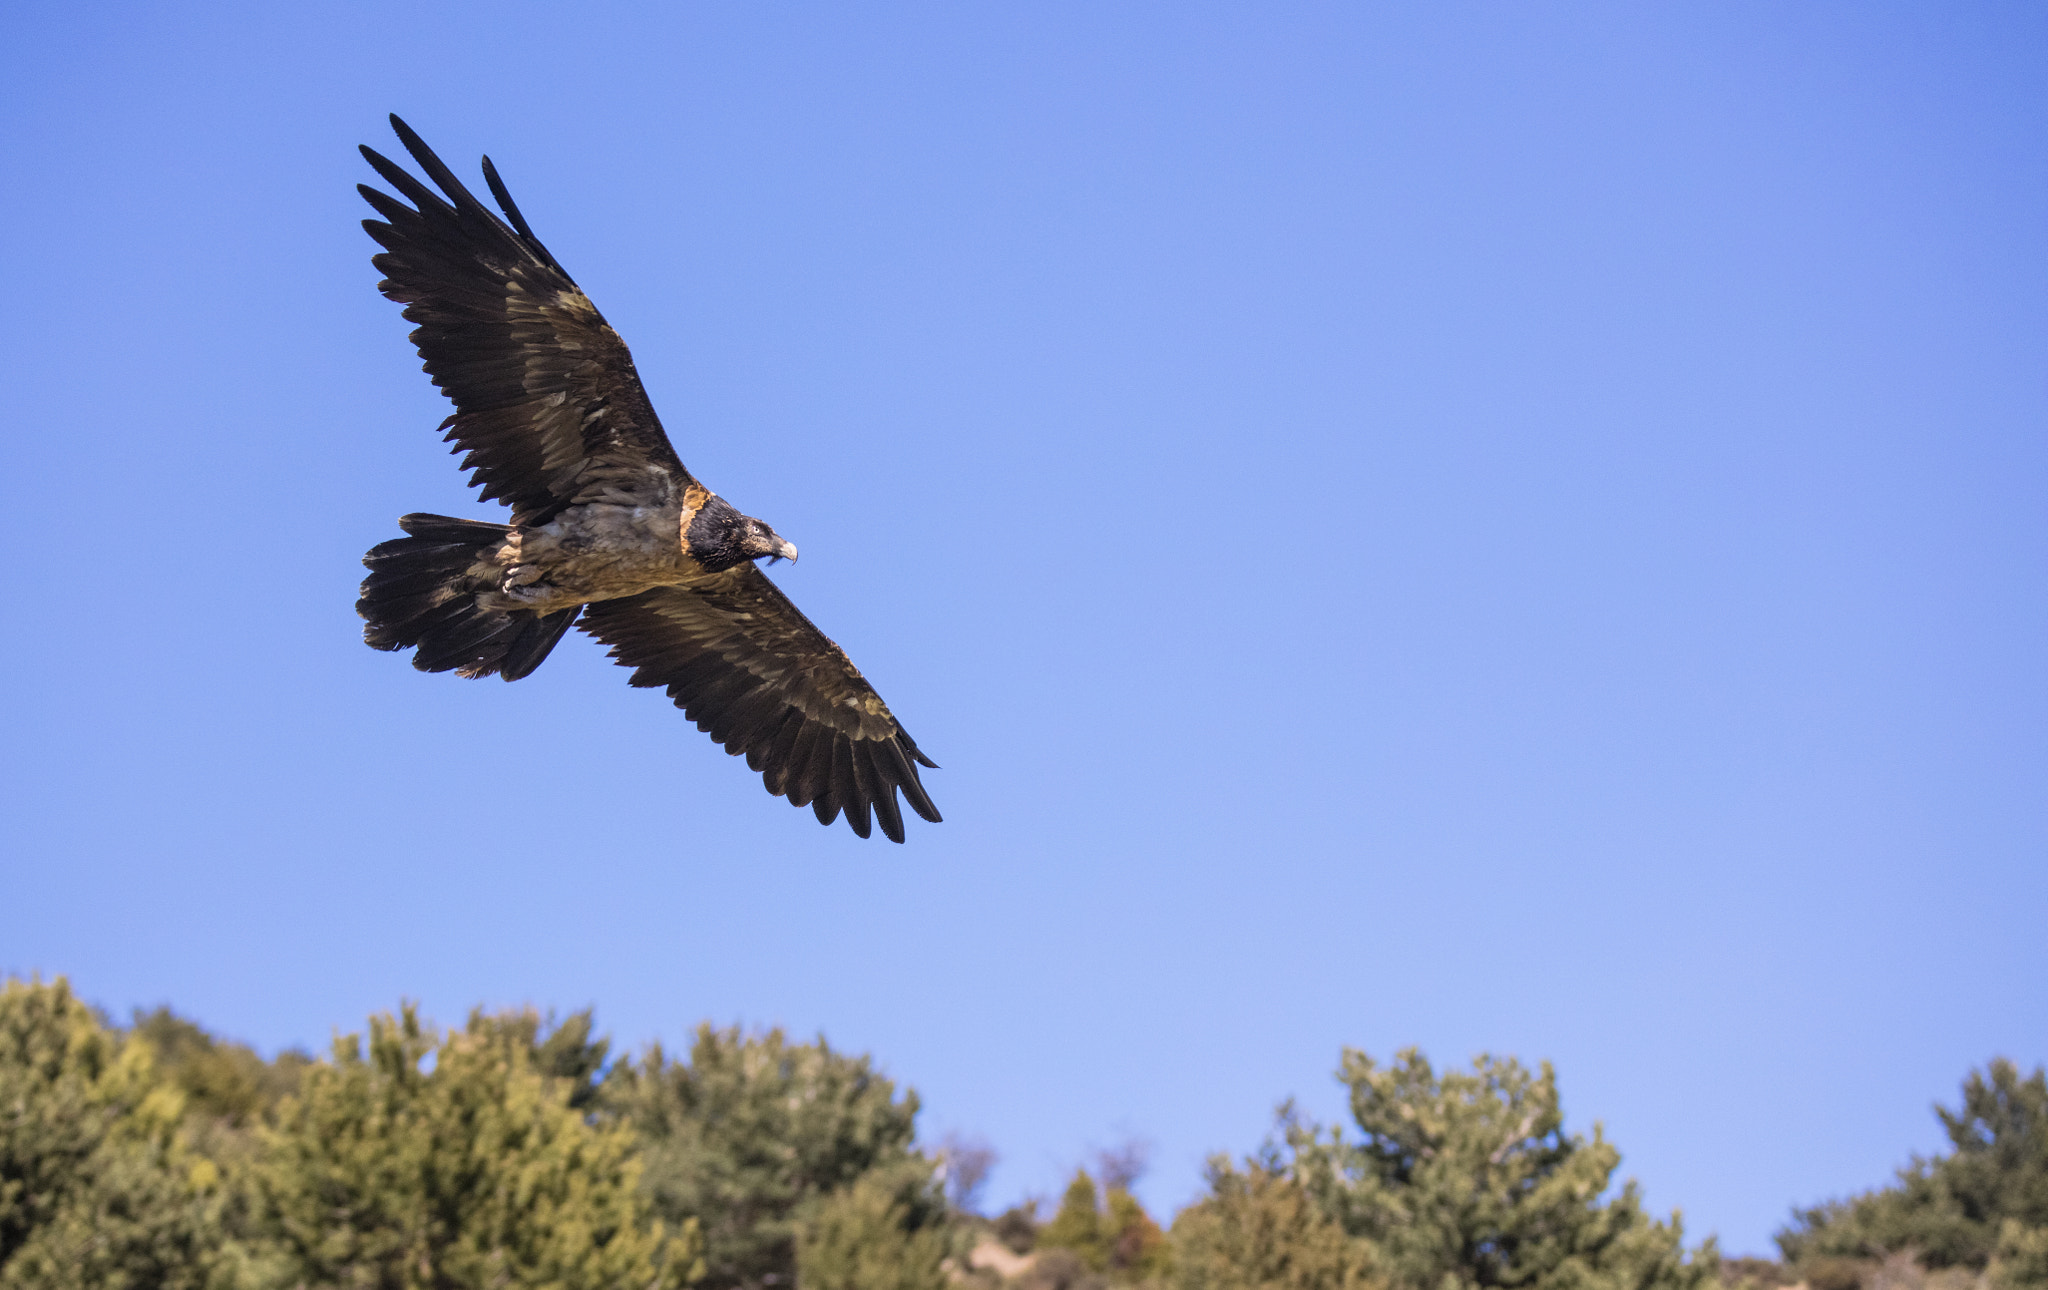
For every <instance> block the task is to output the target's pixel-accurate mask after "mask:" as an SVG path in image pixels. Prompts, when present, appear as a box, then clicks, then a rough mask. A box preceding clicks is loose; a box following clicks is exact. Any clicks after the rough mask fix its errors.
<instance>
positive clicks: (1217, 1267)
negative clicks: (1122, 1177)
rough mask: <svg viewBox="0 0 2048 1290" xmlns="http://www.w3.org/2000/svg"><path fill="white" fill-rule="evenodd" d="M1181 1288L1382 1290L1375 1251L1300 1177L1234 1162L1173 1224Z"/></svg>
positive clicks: (1212, 1170) (1223, 1163)
mask: <svg viewBox="0 0 2048 1290" xmlns="http://www.w3.org/2000/svg"><path fill="white" fill-rule="evenodd" d="M1173 1266H1174V1273H1175V1276H1174V1284H1175V1285H1176V1286H1177V1287H1179V1290H1378V1287H1377V1283H1376V1282H1375V1281H1374V1280H1373V1279H1372V1277H1371V1267H1372V1247H1371V1246H1369V1245H1367V1244H1366V1243H1365V1242H1364V1241H1361V1240H1358V1239H1356V1238H1354V1237H1351V1236H1347V1235H1345V1232H1344V1229H1343V1228H1341V1227H1339V1226H1338V1225H1337V1223H1336V1221H1335V1220H1334V1219H1332V1218H1331V1217H1330V1216H1329V1215H1327V1214H1325V1213H1324V1212H1323V1211H1322V1209H1321V1208H1320V1207H1319V1206H1318V1205H1317V1204H1316V1203H1315V1201H1314V1199H1313V1198H1311V1197H1310V1196H1309V1194H1308V1192H1307V1191H1306V1190H1305V1189H1304V1188H1303V1187H1302V1186H1301V1185H1300V1184H1299V1183H1297V1182H1295V1181H1294V1179H1292V1178H1290V1177H1288V1176H1287V1175H1286V1174H1284V1173H1280V1172H1275V1171H1274V1170H1272V1169H1269V1168H1265V1167H1261V1166H1259V1165H1252V1166H1250V1167H1249V1168H1247V1169H1245V1170H1243V1171H1242V1172H1240V1171H1238V1170H1236V1169H1234V1168H1232V1166H1231V1164H1230V1162H1229V1161H1228V1160H1227V1159H1220V1158H1219V1159H1217V1160H1214V1161H1211V1162H1210V1165H1209V1194H1208V1195H1207V1196H1206V1197H1204V1198H1203V1199H1202V1200H1201V1201H1200V1202H1199V1203H1197V1204H1194V1205H1190V1206H1189V1207H1188V1208H1187V1209H1184V1210H1182V1211H1181V1213H1180V1216H1179V1217H1177V1218H1176V1219H1174V1221H1173Z"/></svg>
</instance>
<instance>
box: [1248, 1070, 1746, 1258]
mask: <svg viewBox="0 0 2048 1290" xmlns="http://www.w3.org/2000/svg"><path fill="white" fill-rule="evenodd" d="M1338 1078H1339V1079H1341V1080H1342V1081H1343V1082H1344V1083H1345V1084H1347V1085H1349V1087H1350V1093H1351V1114H1352V1118H1353V1120H1354V1121H1355V1122H1356V1124H1357V1126H1358V1129H1359V1134H1360V1136H1359V1137H1358V1138H1357V1139H1355V1140H1354V1139H1349V1138H1347V1137H1345V1136H1344V1134H1343V1133H1342V1132H1341V1131H1332V1132H1330V1133H1329V1134H1328V1135H1327V1136H1325V1135H1324V1134H1322V1133H1320V1132H1318V1131H1317V1130H1316V1129H1314V1128H1313V1127H1311V1126H1307V1125H1304V1124H1301V1123H1299V1122H1296V1121H1294V1120H1293V1118H1292V1116H1291V1113H1283V1114H1284V1115H1285V1116H1286V1118H1285V1120H1284V1123H1285V1125H1286V1129H1287V1135H1286V1136H1287V1141H1288V1145H1289V1146H1290V1147H1291V1148H1292V1151H1293V1161H1292V1172H1293V1174H1294V1176H1295V1177H1296V1178H1297V1179H1298V1180H1299V1181H1300V1182H1301V1183H1302V1185H1303V1186H1304V1187H1306V1188H1307V1190H1308V1192H1309V1194H1310V1195H1311V1196H1313V1197H1314V1198H1315V1200H1316V1201H1317V1203H1318V1204H1319V1205H1320V1206H1321V1207H1322V1208H1323V1209H1324V1211H1325V1212H1327V1213H1328V1214H1330V1215H1331V1216H1332V1217H1333V1218H1335V1219H1336V1220H1337V1222H1338V1223H1339V1224H1340V1225H1341V1226H1342V1227H1343V1228H1344V1229H1345V1231H1347V1232H1348V1233H1350V1234H1351V1235H1352V1236H1354V1237H1359V1238H1362V1239H1364V1240H1366V1241H1368V1242H1370V1243H1371V1245H1372V1247H1373V1249H1374V1260H1375V1267H1376V1269H1377V1271H1378V1273H1379V1275H1380V1276H1381V1277H1383V1278H1384V1279H1385V1280H1386V1281H1387V1282H1388V1283H1389V1284H1390V1285H1391V1286H1393V1287H1395V1290H1477V1288H1480V1287H1510V1286H1512V1287H1517V1290H1698V1288H1699V1287H1702V1286H1704V1285H1705V1284H1706V1282H1707V1280H1708V1279H1709V1278H1711V1277H1712V1276H1713V1273H1714V1268H1715V1266H1716V1265H1717V1263H1718V1261H1719V1260H1718V1255H1717V1254H1716V1252H1715V1250H1714V1243H1713V1242H1712V1241H1711V1240H1709V1241H1708V1242H1707V1243H1706V1244H1705V1245H1704V1246H1703V1247H1702V1248H1701V1250H1700V1251H1699V1253H1698V1254H1697V1256H1696V1257H1694V1258H1692V1259H1690V1260H1688V1259H1687V1258H1686V1256H1685V1252H1684V1249H1683V1245H1682V1233H1681V1229H1680V1227H1679V1223H1678V1218H1677V1216H1676V1215H1673V1217H1672V1219H1671V1221H1670V1222H1669V1223H1663V1222H1658V1221H1656V1220H1655V1219H1652V1218H1651V1217H1650V1216H1649V1215H1647V1214H1646V1213H1644V1211H1643V1207H1642V1200H1641V1197H1640V1194H1639V1192H1638V1190H1637V1188H1636V1185H1635V1183H1634V1182H1632V1181H1631V1182H1629V1183H1626V1184H1624V1186H1623V1187H1622V1189H1621V1193H1620V1194H1619V1195H1618V1196H1616V1197H1615V1198H1614V1199H1613V1200H1611V1201H1607V1202H1604V1203H1603V1202H1602V1201H1601V1200H1600V1197H1601V1195H1602V1194H1603V1193H1604V1192H1605V1191H1606V1190H1607V1185H1608V1182H1609V1180H1610V1179H1611V1178H1612V1177H1613V1174H1614V1170H1615V1167H1616V1166H1617V1165H1618V1164H1619V1163H1620V1160H1621V1156H1620V1153H1619V1152H1618V1151H1616V1150H1615V1149H1614V1147H1613V1146H1611V1145H1610V1144H1609V1143H1608V1142H1607V1141H1606V1140H1605V1139H1604V1137H1603V1136H1602V1135H1601V1132H1600V1127H1599V1125H1597V1124H1595V1125H1594V1127H1593V1138H1592V1140H1591V1141H1590V1142H1589V1141H1587V1140H1586V1139H1585V1138H1583V1137H1579V1136H1577V1135H1568V1134H1566V1133H1565V1131H1564V1114H1563V1111H1562V1110H1561V1109H1560V1107H1559V1104H1558V1097H1557V1081H1556V1077H1555V1075H1554V1073H1553V1072H1552V1071H1551V1069H1550V1066H1549V1064H1548V1063H1545V1064H1544V1066H1543V1068H1542V1071H1541V1073H1540V1074H1533V1075H1532V1074H1531V1073H1530V1072H1529V1071H1528V1069H1527V1068H1525V1067H1523V1066H1522V1065H1521V1064H1520V1063H1519V1062H1516V1061H1514V1060H1513V1059H1500V1058H1493V1057H1486V1056H1482V1057H1480V1058H1479V1059H1477V1061H1475V1062H1474V1064H1473V1068H1472V1070H1471V1071H1470V1072H1469V1073H1467V1072H1463V1071H1446V1072H1445V1073H1444V1074H1443V1075H1442V1076H1441V1077H1439V1076H1438V1075H1437V1073H1436V1072H1435V1071H1434V1070H1432V1069H1431V1067H1430V1064H1429V1061H1428V1059H1427V1058H1425V1057H1423V1055H1422V1054H1421V1053H1420V1052H1418V1051H1417V1050H1415V1049H1412V1048H1411V1049H1408V1050H1406V1051H1404V1052H1402V1053H1400V1054H1399V1055H1398V1056H1397V1057H1396V1059H1395V1061H1394V1063H1393V1064H1392V1065H1391V1066H1386V1067H1382V1066H1380V1065H1378V1064H1376V1063H1375V1062H1374V1061H1373V1060H1372V1059H1371V1058H1370V1057H1367V1056H1366V1055H1365V1054H1363V1053H1360V1052H1357V1051H1355V1050H1346V1051H1345V1054H1344V1059H1343V1065H1342V1067H1341V1069H1340V1070H1339V1072H1338Z"/></svg>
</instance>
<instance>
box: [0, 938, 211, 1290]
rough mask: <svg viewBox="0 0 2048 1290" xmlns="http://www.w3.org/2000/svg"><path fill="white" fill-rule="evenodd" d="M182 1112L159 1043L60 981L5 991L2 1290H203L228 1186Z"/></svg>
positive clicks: (1, 1001)
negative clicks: (135, 1035)
mask: <svg viewBox="0 0 2048 1290" xmlns="http://www.w3.org/2000/svg"><path fill="white" fill-rule="evenodd" d="M182 1114H183V1099H182V1097H181V1096H180V1094H179V1093H178V1091H177V1090H176V1089H174V1088H171V1087H169V1086H167V1085H165V1084H164V1083H163V1082H162V1081H161V1080H160V1079H159V1077H158V1075H157V1072H156V1069H155V1065H154V1062H153V1055H152V1053H151V1050H150V1048H149V1046H148V1045H147V1044H146V1043H141V1042H131V1041H128V1040H126V1039H125V1038H124V1037H123V1036H122V1035H121V1034H120V1033H119V1032H117V1031H115V1030H113V1029H112V1028H111V1027H109V1026H107V1025H105V1024H104V1023H103V1022H102V1021H101V1020H100V1019H99V1018H98V1017H97V1016H96V1015H94V1013H93V1011H92V1010H91V1009H90V1008H88V1007H86V1006H85V1005H84V1004H83V1003H81V1002H80V1001H79V1000H78V999H76V998H75V997H73V995H72V994H71V990H70V987H69V985H68V984H67V983H66V982H65V981H64V980H63V979H62V978H59V979H57V980H56V981H54V982H50V983H48V984H44V983H41V982H33V981H30V982H24V981H18V980H12V979H10V980H8V981H7V982H6V984H5V985H4V986H0V1287H5V1288H6V1290H15V1288H16V1287H23V1288H25V1287H30V1286H35V1287H48V1288H49V1290H67V1288H69V1287H79V1288H80V1290H83V1288H84V1287H129V1286H133V1287H138V1288H139V1287H164V1288H166V1290H181V1288H183V1287H195V1288H196V1287H198V1286H200V1285H202V1284H203V1283H204V1282H205V1280H206V1278H207V1276H208V1275H209V1273H210V1271H211V1269H212V1268H213V1267H214V1265H215V1263H216V1260H217V1258H218V1255H219V1246H220V1236H219V1231H218V1227H217V1225H216V1223H215V1220H214V1205H213V1197H212V1195H211V1193H212V1184H213V1183H214V1182H215V1181H216V1179H217V1175H216V1174H215V1173H214V1171H213V1170H212V1169H211V1167H210V1166H209V1165H208V1164H207V1163H206V1162H205V1161H204V1160H202V1159H200V1158H199V1157H197V1156H196V1155H194V1154H193V1153H192V1152H190V1151H189V1150H188V1149H187V1148H186V1145H185V1144H184V1142H183V1141H182V1139H181V1137H180V1135H179V1133H178V1124H179V1120H180V1118H181V1116H182Z"/></svg>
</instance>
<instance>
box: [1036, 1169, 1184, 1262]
mask: <svg viewBox="0 0 2048 1290" xmlns="http://www.w3.org/2000/svg"><path fill="white" fill-rule="evenodd" d="M1038 1246H1039V1248H1041V1249H1047V1250H1070V1251H1072V1252H1073V1253H1074V1254H1075V1255H1076V1256H1077V1257H1078V1258H1079V1259H1080V1260H1081V1262H1082V1263H1083V1264H1085V1265H1086V1266H1087V1267H1088V1268H1090V1269H1091V1270H1093V1271H1096V1272H1101V1273H1104V1274H1106V1276H1107V1277H1108V1280H1109V1282H1110V1283H1111V1284H1113V1285H1135V1284H1139V1283H1142V1282H1145V1281H1149V1280H1151V1279H1153V1278H1155V1277H1157V1276H1159V1275H1161V1274H1163V1273H1164V1272H1165V1271H1166V1267H1167V1264H1168V1262H1169V1253H1168V1246H1167V1240H1166V1233H1164V1232H1162V1231H1160V1230H1159V1224H1157V1223H1155V1222H1153V1221H1152V1216H1151V1215H1150V1214H1147V1213H1146V1212H1145V1207H1144V1206H1143V1205H1141V1204H1139V1203H1138V1198H1137V1197H1136V1196H1133V1195H1132V1194H1131V1192H1130V1190H1129V1188H1126V1187H1112V1188H1110V1189H1109V1192H1108V1195H1107V1196H1106V1197H1104V1196H1101V1195H1100V1194H1099V1193H1098V1192H1097V1190H1096V1186H1095V1180H1094V1179H1093V1178H1091V1177H1089V1175H1088V1171H1087V1170H1086V1169H1077V1170H1075V1171H1074V1178H1073V1181H1072V1182H1070V1183H1068V1184H1067V1191H1066V1195H1065V1196H1064V1197H1062V1198H1061V1200H1060V1207H1059V1212H1057V1213H1055V1214H1054V1215H1053V1217H1052V1221H1051V1222H1050V1223H1047V1224H1046V1225H1045V1227H1044V1228H1043V1229H1042V1230H1041V1231H1040V1232H1039V1233H1038Z"/></svg>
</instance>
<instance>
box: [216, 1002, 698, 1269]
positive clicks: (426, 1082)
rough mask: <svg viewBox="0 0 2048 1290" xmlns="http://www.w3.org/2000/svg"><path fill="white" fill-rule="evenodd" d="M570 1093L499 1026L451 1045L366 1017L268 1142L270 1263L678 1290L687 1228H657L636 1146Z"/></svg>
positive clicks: (691, 1234)
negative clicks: (363, 1032) (363, 1027)
mask: <svg viewBox="0 0 2048 1290" xmlns="http://www.w3.org/2000/svg"><path fill="white" fill-rule="evenodd" d="M571 1093H572V1085H571V1084H570V1082H568V1081H564V1080H550V1079H548V1078H547V1077H545V1076H543V1075H542V1074H541V1073H540V1072H539V1071H536V1070H535V1069H534V1067H533V1061H532V1053H531V1049H530V1046H529V1045H527V1044H524V1043H513V1042H507V1036H506V1028H505V1027H504V1026H502V1025H499V1024H496V1023H495V1022H494V1021H493V1020H492V1019H488V1018H473V1019H472V1023H471V1026H470V1028H469V1029H468V1030H467V1031H465V1032H462V1033H459V1034H453V1035H449V1036H447V1037H445V1038H442V1037H440V1036H437V1035H436V1034H435V1032H434V1031H433V1030H432V1028H431V1027H429V1026H426V1025H424V1024H423V1023H422V1022H421V1021H420V1019H419V1016H418V1014H417V1012H416V1011H415V1010H414V1009H413V1008H411V1007H409V1006H408V1007H406V1008H404V1009H403V1010H402V1011H401V1012H400V1014H399V1015H398V1016H396V1017H391V1016H380V1017H373V1018H372V1019H371V1021H370V1033H369V1039H368V1043H367V1044H365V1043H364V1042H363V1040H362V1038H361V1037H360V1036H356V1035H350V1036H346V1037H344V1038H341V1039H339V1040H337V1041H336V1042H335V1045H334V1055H333V1058H332V1060H330V1061H328V1062H323V1063H320V1064H318V1065H315V1066H313V1067H311V1068H309V1069H307V1070H306V1071H305V1072H304V1075H303V1077H302V1081H301V1085H300V1090H299V1092H298V1094H297V1095H296V1096H294V1097H292V1098H290V1099H288V1100H287V1101H286V1102H285V1103H284V1104H283V1106H282V1107H281V1109H280V1111H279V1114H278V1117H277V1126H276V1128H275V1129H274V1130H271V1131H269V1132H268V1133H267V1134H266V1135H265V1137H266V1149H265V1151H264V1154H263V1158H262V1159H261V1161H260V1162H259V1163H258V1165H257V1166H256V1178H255V1182H256V1185H257V1189H258V1191H259V1194H260V1196H261V1199H262V1202H263V1209H262V1213H263V1221H264V1225H265V1234H266V1235H267V1237H268V1238H269V1240H270V1243H271V1249H272V1251H273V1253H274V1259H273V1263H272V1265H271V1266H272V1267H273V1269H274V1271H276V1272H278V1273H281V1274H282V1276H283V1279H284V1280H285V1281H286V1282H287V1283H290V1284H312V1285H362V1286H376V1287H380V1288H381V1287H388V1288H389V1290H428V1288H432V1290H469V1288H472V1287H473V1288H474V1290H484V1288H485V1287H492V1288H494V1290H495V1288H496V1287H502V1286H547V1287H551V1288H559V1290H581V1288H584V1287H588V1288H589V1290H598V1288H599V1287H617V1286H634V1287H674V1286H682V1285H684V1284H686V1283H687V1282H688V1281H689V1280H690V1279H691V1277H692V1275H693V1274H694V1272H695V1271H696V1270H697V1266H696V1248H697V1241H696V1234H695V1231H694V1229H692V1228H690V1227H688V1226H685V1227H684V1228H683V1229H682V1230H680V1231H678V1232H677V1233H676V1234H674V1235H669V1234H667V1233H665V1232H664V1231H663V1230H662V1228H661V1225H660V1224H658V1223H650V1222H649V1221H648V1217H649V1216H648V1215H647V1214H646V1212H645V1206H644V1202H643V1201H641V1199H640V1198H639V1195H638V1182H639V1166H638V1164H637V1162H636V1161H635V1160H633V1158H632V1154H633V1141H632V1136H631V1134H630V1133H629V1132H628V1131H627V1130H625V1129H623V1128H620V1127H616V1126H611V1127H605V1126H594V1125H592V1124H591V1123H589V1122H588V1121H587V1120H586V1119H585V1117H584V1116H583V1115H581V1114H579V1113H578V1112H577V1111H575V1110H573V1109H572V1108H571V1107H570V1106H569V1100H570V1096H571Z"/></svg>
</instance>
